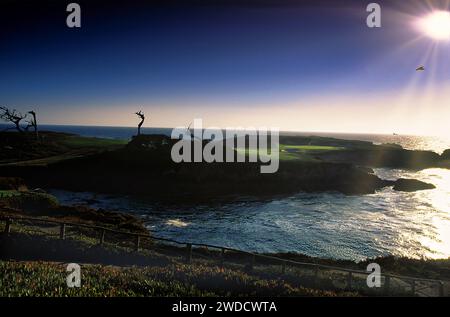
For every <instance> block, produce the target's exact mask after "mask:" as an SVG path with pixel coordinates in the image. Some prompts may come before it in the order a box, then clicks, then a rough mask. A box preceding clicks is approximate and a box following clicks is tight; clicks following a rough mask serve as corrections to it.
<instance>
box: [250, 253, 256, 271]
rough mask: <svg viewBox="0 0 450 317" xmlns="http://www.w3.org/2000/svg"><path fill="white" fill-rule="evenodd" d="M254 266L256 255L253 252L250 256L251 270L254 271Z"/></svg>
mask: <svg viewBox="0 0 450 317" xmlns="http://www.w3.org/2000/svg"><path fill="white" fill-rule="evenodd" d="M254 266H255V255H254V254H252V255H251V257H250V266H249V270H250V271H253V268H254Z"/></svg>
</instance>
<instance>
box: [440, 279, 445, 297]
mask: <svg viewBox="0 0 450 317" xmlns="http://www.w3.org/2000/svg"><path fill="white" fill-rule="evenodd" d="M439 296H440V297H444V283H443V282H441V281H440V282H439Z"/></svg>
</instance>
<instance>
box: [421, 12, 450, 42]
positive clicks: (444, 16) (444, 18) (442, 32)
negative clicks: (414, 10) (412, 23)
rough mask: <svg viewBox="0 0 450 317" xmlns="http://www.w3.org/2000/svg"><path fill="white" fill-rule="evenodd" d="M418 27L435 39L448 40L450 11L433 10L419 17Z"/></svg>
mask: <svg viewBox="0 0 450 317" xmlns="http://www.w3.org/2000/svg"><path fill="white" fill-rule="evenodd" d="M418 28H419V29H420V30H421V31H422V32H424V33H425V34H426V35H428V36H429V37H431V38H433V39H435V40H449V39H450V12H448V11H435V12H433V13H431V14H429V15H427V16H425V17H424V18H422V19H420V20H419V23H418Z"/></svg>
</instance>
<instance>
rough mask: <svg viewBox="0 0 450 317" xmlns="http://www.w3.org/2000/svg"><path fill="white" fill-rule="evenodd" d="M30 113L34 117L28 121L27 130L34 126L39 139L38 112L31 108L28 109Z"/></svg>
mask: <svg viewBox="0 0 450 317" xmlns="http://www.w3.org/2000/svg"><path fill="white" fill-rule="evenodd" d="M28 113H29V114H31V115H32V116H33V117H32V118H31V119H30V120H28V121H27V123H28V125H27V126H26V127H25V130H26V131H28V129H29V128H30V127H32V128H33V129H34V134H35V136H36V140H38V139H39V134H38V127H37V120H36V112H34V111H33V110H31V111H28Z"/></svg>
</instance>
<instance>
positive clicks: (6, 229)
mask: <svg viewBox="0 0 450 317" xmlns="http://www.w3.org/2000/svg"><path fill="white" fill-rule="evenodd" d="M10 232H11V219H9V218H7V219H6V224H5V233H6V234H9V233H10Z"/></svg>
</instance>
